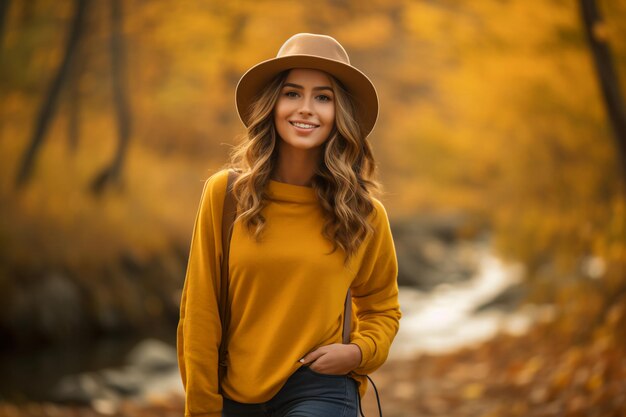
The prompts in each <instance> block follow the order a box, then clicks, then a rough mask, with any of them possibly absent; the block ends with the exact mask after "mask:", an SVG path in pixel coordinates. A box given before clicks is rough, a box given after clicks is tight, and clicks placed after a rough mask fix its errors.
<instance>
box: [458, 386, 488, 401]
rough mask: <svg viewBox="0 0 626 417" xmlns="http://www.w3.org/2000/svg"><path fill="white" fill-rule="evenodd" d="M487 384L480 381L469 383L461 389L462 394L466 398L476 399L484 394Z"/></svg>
mask: <svg viewBox="0 0 626 417" xmlns="http://www.w3.org/2000/svg"><path fill="white" fill-rule="evenodd" d="M485 388H486V387H485V385H484V384H481V383H479V382H473V383H471V384H467V385H465V386H464V387H463V389H462V390H461V395H462V396H463V398H465V399H466V400H475V399H478V398H480V397H482V396H483V394H484V393H485Z"/></svg>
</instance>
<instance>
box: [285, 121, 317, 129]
mask: <svg viewBox="0 0 626 417" xmlns="http://www.w3.org/2000/svg"><path fill="white" fill-rule="evenodd" d="M289 123H291V124H292V125H293V126H295V127H299V128H300V129H314V128H316V127H319V126H318V125H312V124H308V123H300V122H289Z"/></svg>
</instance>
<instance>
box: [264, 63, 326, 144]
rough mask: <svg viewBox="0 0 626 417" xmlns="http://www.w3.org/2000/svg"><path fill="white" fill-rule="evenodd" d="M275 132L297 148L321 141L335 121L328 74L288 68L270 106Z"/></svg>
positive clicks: (286, 142)
mask: <svg viewBox="0 0 626 417" xmlns="http://www.w3.org/2000/svg"><path fill="white" fill-rule="evenodd" d="M274 123H275V125H276V130H277V132H278V135H279V136H280V138H281V139H282V140H283V142H284V143H283V145H284V144H287V145H290V146H293V147H294V148H299V149H312V148H316V147H318V146H320V145H322V144H323V143H324V142H325V141H326V139H328V136H329V135H330V132H331V131H332V128H333V126H334V124H335V96H334V93H333V90H332V88H331V84H330V78H329V76H328V74H326V73H325V72H323V71H319V70H314V69H305V68H294V69H292V70H291V71H289V74H288V75H287V78H286V80H285V82H284V84H283V87H282V89H281V92H280V95H279V97H278V101H277V102H276V106H275V107H274Z"/></svg>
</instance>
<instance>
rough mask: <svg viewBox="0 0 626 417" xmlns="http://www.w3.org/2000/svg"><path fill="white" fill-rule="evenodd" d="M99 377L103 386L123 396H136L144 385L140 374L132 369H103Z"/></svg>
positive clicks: (143, 379)
mask: <svg viewBox="0 0 626 417" xmlns="http://www.w3.org/2000/svg"><path fill="white" fill-rule="evenodd" d="M100 375H101V376H102V381H103V383H104V385H105V386H107V387H108V388H111V389H113V390H115V391H116V392H118V393H119V394H120V395H124V396H128V395H135V394H138V393H139V392H140V391H141V387H142V385H143V384H144V383H145V378H144V377H143V376H142V374H141V372H140V371H139V370H138V369H136V368H134V367H125V368H123V369H104V370H102V371H100Z"/></svg>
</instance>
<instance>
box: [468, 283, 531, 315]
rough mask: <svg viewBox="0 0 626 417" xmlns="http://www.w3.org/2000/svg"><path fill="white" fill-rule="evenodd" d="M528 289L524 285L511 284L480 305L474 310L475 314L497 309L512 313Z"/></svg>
mask: <svg viewBox="0 0 626 417" xmlns="http://www.w3.org/2000/svg"><path fill="white" fill-rule="evenodd" d="M527 294H528V288H527V287H526V285H524V283H518V284H513V285H511V286H509V287H508V288H507V289H505V290H504V291H502V292H501V293H499V294H498V295H496V296H495V297H493V298H492V299H491V300H489V301H487V302H484V303H482V304H481V305H479V306H478V307H476V308H475V309H474V312H475V313H478V312H481V311H484V310H488V309H490V308H497V309H499V310H503V311H514V310H515V309H517V307H519V305H520V303H521V302H522V301H523V300H524V299H526V296H527Z"/></svg>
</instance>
